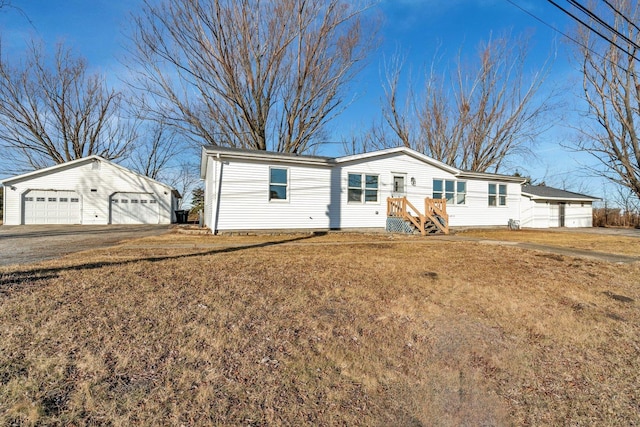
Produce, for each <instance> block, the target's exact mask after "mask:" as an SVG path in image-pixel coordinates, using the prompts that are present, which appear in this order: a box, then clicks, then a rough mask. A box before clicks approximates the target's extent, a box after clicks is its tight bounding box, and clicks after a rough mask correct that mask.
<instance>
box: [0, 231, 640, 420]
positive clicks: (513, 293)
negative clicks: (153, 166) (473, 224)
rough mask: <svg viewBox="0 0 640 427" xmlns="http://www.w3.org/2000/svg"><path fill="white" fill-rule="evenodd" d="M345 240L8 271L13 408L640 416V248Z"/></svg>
mask: <svg viewBox="0 0 640 427" xmlns="http://www.w3.org/2000/svg"><path fill="white" fill-rule="evenodd" d="M296 239H297V240H296ZM289 240H291V241H294V240H295V242H296V243H297V244H296V245H292V244H289V245H280V244H277V243H275V242H282V241H289ZM347 240H348V239H346V237H345V238H343V237H336V236H335V235H329V236H320V237H308V236H289V237H288V236H271V237H268V238H265V237H262V236H261V237H251V236H249V237H242V238H226V240H225V239H219V238H214V237H207V236H205V237H192V236H172V242H173V243H176V244H184V245H185V246H186V245H191V244H193V245H197V244H198V243H199V242H200V243H203V244H204V243H207V244H211V243H212V242H218V243H225V244H229V245H235V244H238V243H245V244H247V245H252V244H253V246H252V247H247V248H242V247H230V248H224V247H214V248H211V247H209V248H206V247H199V248H198V247H193V248H187V247H182V248H180V247H178V248H164V249H163V248H156V247H153V246H152V245H150V242H155V243H156V244H159V243H160V242H161V240H153V239H147V240H145V242H146V243H145V244H148V245H150V247H148V248H145V249H140V248H136V247H134V246H132V245H135V244H136V242H133V243H132V244H130V245H129V247H127V246H126V245H125V246H122V247H119V248H114V249H109V250H103V251H95V252H90V253H85V254H83V256H80V257H79V256H77V255H75V256H72V257H67V258H65V259H62V260H58V261H55V262H48V263H43V264H40V265H38V266H29V267H28V268H27V267H12V268H2V269H0V274H1V275H0V424H3V425H11V424H16V425H36V424H38V425H52V424H53V425H56V424H58V425H69V424H74V425H87V424H92V425H100V424H108V425H115V426H124V425H132V424H133V425H140V424H142V425H158V424H163V425H166V424H172V425H179V424H184V425H210V424H228V425H280V424H289V425H291V424H292V425H336V424H340V425H403V426H404V425H409V426H410V425H416V426H417V425H443V426H458V425H566V424H572V425H632V424H638V423H640V415H639V412H638V401H637V396H639V395H640V390H639V388H640V373H639V371H638V369H637V367H638V366H640V330H639V329H640V327H639V325H640V313H639V311H638V301H639V300H640V290H639V289H638V278H639V277H640V266H639V265H638V263H636V264H630V265H612V264H606V263H599V262H594V261H585V260H581V259H574V258H567V257H561V256H558V255H552V256H551V255H546V254H543V253H539V252H533V251H523V250H520V249H517V248H512V247H503V246H487V245H479V244H476V243H459V242H445V241H437V240H432V241H430V242H428V243H423V244H420V245H416V244H414V240H415V239H412V238H406V239H404V240H402V239H401V240H397V239H390V238H389V237H388V236H384V235H383V236H373V235H371V236H362V241H361V242H360V243H355V244H349V243H346V242H347ZM391 240H393V242H391ZM405 240H406V241H405ZM332 241H337V242H338V243H339V244H331V242H332ZM138 243H139V242H138ZM305 243H318V244H313V245H306V244H305ZM320 243H321V244H320Z"/></svg>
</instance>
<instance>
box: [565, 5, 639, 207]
mask: <svg viewBox="0 0 640 427" xmlns="http://www.w3.org/2000/svg"><path fill="white" fill-rule="evenodd" d="M609 5H610V6H611V7H608V8H599V7H596V6H595V3H594V4H592V5H591V9H592V11H594V12H595V14H596V15H597V16H600V17H602V18H603V19H604V20H607V22H609V23H610V25H611V26H612V27H613V28H614V29H615V30H616V31H618V32H619V33H620V34H621V35H620V34H616V33H615V32H607V33H606V34H608V36H609V37H610V40H611V43H609V42H607V41H605V40H602V39H600V38H599V37H598V36H597V35H595V34H593V33H592V32H591V31H589V30H588V29H586V28H584V27H581V28H579V29H578V31H577V36H578V38H579V41H580V43H581V47H580V48H579V49H578V55H577V60H578V61H579V63H580V66H581V68H582V71H583V74H584V79H583V91H582V95H583V98H584V100H585V101H586V103H587V105H588V111H587V113H586V115H585V116H586V122H585V123H583V124H581V126H580V128H579V131H580V133H581V138H580V139H579V141H578V142H577V146H576V148H577V149H578V150H581V151H586V152H588V153H590V154H592V155H593V157H594V158H595V159H597V161H598V162H599V165H600V167H599V168H594V169H593V171H594V172H595V173H597V174H599V175H600V176H603V177H606V178H607V179H609V180H611V181H613V182H615V183H618V184H620V185H622V186H624V187H627V188H629V189H630V190H631V191H633V193H634V194H635V195H636V196H638V197H640V137H639V135H638V125H639V124H640V76H638V72H639V71H638V70H636V69H637V68H638V58H640V49H639V48H638V45H640V29H639V28H638V26H637V25H636V24H635V23H636V22H640V5H639V4H638V2H637V1H630V0H611V1H610V2H609V3H608V6H609ZM612 8H613V9H615V10H612ZM623 36H624V37H623ZM616 45H617V46H616ZM621 48H622V49H624V50H622V49H621Z"/></svg>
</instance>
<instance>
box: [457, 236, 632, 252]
mask: <svg viewBox="0 0 640 427" xmlns="http://www.w3.org/2000/svg"><path fill="white" fill-rule="evenodd" d="M459 235H460V236H468V237H477V238H482V239H492V240H503V241H513V242H530V243H539V244H543V245H552V246H560V247H565V248H575V249H584V250H589V251H596V252H605V253H612V254H619V255H631V256H640V239H638V238H634V237H625V236H611V235H602V234H590V233H579V232H571V231H551V230H518V231H509V230H502V229H473V230H465V231H463V232H460V233H459Z"/></svg>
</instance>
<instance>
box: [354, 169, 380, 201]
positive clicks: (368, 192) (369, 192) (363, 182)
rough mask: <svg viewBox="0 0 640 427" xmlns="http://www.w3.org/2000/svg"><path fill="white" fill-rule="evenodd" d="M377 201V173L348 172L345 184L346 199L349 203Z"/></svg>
mask: <svg viewBox="0 0 640 427" xmlns="http://www.w3.org/2000/svg"><path fill="white" fill-rule="evenodd" d="M363 196H364V203H377V202H378V175H366V174H359V173H350V174H349V176H348V185H347V201H348V202H349V203H363Z"/></svg>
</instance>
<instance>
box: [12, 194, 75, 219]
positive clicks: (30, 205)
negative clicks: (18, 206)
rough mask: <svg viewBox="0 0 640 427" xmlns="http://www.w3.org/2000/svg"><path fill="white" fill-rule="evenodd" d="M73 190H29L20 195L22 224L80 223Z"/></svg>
mask: <svg viewBox="0 0 640 427" xmlns="http://www.w3.org/2000/svg"><path fill="white" fill-rule="evenodd" d="M80 205H81V203H80V196H79V195H78V193H76V192H75V191H57V190H29V191H27V192H26V193H25V194H24V195H23V196H22V206H23V210H22V212H23V223H24V224H80V223H81V216H80Z"/></svg>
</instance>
